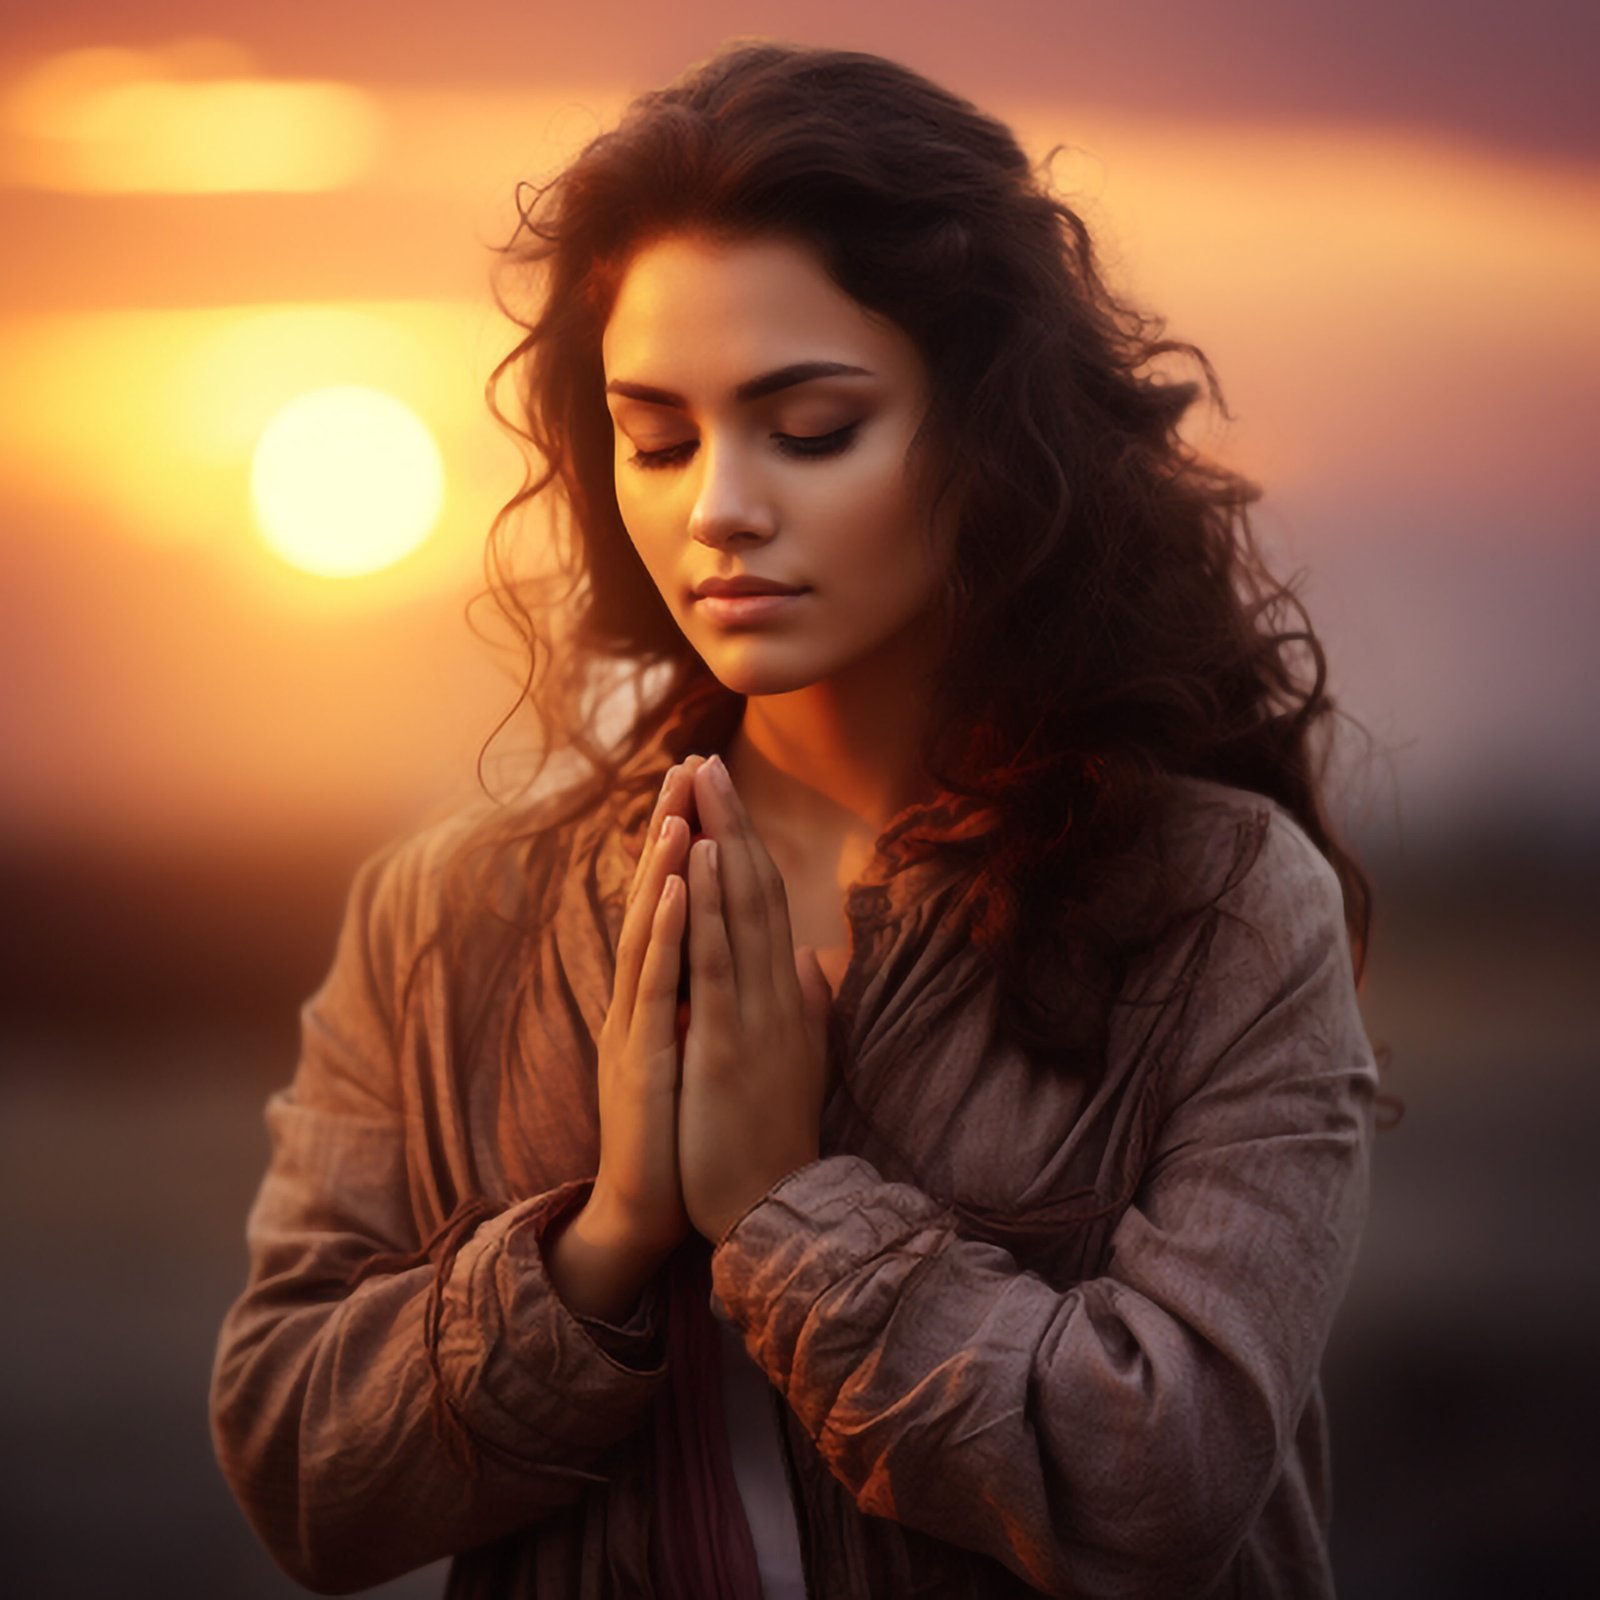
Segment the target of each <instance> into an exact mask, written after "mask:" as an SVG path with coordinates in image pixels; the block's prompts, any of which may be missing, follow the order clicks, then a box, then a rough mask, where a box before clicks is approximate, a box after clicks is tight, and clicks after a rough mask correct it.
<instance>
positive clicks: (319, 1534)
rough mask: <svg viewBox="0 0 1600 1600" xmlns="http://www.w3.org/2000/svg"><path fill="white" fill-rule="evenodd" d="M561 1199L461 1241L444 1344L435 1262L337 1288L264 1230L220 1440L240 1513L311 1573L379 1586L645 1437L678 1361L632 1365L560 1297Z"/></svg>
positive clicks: (451, 1274) (238, 1331)
mask: <svg viewBox="0 0 1600 1600" xmlns="http://www.w3.org/2000/svg"><path fill="white" fill-rule="evenodd" d="M563 1199H564V1200H565V1202H566V1204H567V1205H570V1203H571V1199H572V1197H571V1193H570V1191H568V1192H567V1193H566V1195H565V1196H562V1195H558V1194H556V1193H552V1194H551V1195H547V1196H541V1197H538V1199H536V1200H533V1201H528V1202H523V1203H521V1204H519V1205H517V1206H515V1207H512V1208H509V1209H508V1210H507V1211H506V1212H503V1213H502V1214H501V1215H499V1216H497V1217H494V1218H492V1219H491V1220H489V1221H488V1222H486V1223H484V1224H483V1225H481V1226H480V1228H479V1229H478V1231H477V1232H476V1233H475V1234H474V1235H473V1237H471V1238H470V1239H468V1240H467V1241H466V1242H465V1243H464V1244H463V1246H462V1247H461V1249H460V1251H459V1253H458V1254H457V1255H456V1257H455V1259H454V1261H453V1263H451V1265H450V1267H449V1270H448V1273H447V1275H446V1276H445V1277H444V1279H443V1285H442V1295H441V1304H440V1316H439V1319H438V1336H437V1340H436V1349H434V1350H430V1340H429V1336H428V1311H429V1301H430V1298H431V1296H432V1294H433V1292H434V1289H435V1279H436V1273H437V1269H436V1268H435V1267H434V1266H433V1265H431V1264H430V1265H423V1266H418V1267H415V1268H411V1269H408V1270H406V1271H403V1272H398V1273H393V1274H390V1275H387V1276H379V1277H376V1278H369V1279H368V1280H367V1281H365V1282H362V1283H360V1284H359V1285H358V1286H357V1287H356V1288H355V1289H353V1290H350V1291H348V1292H347V1293H344V1294H342V1295H336V1294H335V1293H333V1292H332V1288H331V1283H330V1282H329V1279H330V1278H331V1277H332V1273H331V1272H329V1271H327V1270H326V1269H325V1268H324V1266H323V1265H322V1263H321V1262H319V1261H317V1260H308V1259H307V1258H306V1256H305V1255H304V1253H303V1248H302V1247H303V1245H304V1243H305V1236H304V1235H303V1234H301V1235H299V1236H298V1238H297V1237H295V1236H294V1235H293V1234H291V1233H289V1232H287V1231H285V1232H282V1233H278V1232H276V1231H273V1232H271V1233H265V1234H261V1235H258V1247H259V1249H260V1252H261V1254H260V1267H259V1270H258V1271H257V1272H256V1273H255V1274H254V1275H253V1281H252V1286H251V1289H250V1290H249V1291H248V1292H247V1294H246V1295H245V1296H244V1297H243V1298H242V1299H241V1301H240V1302H239V1304H238V1305H237V1306H236V1307H235V1308H234V1311H233V1312H232V1313H230V1316H229V1319H228V1322H227V1323H226V1325H225V1327H224V1331H223V1338H222V1343H221V1346H220V1348H219V1351H218V1360H217V1367H216V1372H215V1375H214V1380H213V1391H212V1417H213V1429H214V1434H215V1438H216V1441H217V1449H218V1456H219V1460H220V1461H221V1463H222V1466H223V1469H224V1472H225V1473H226V1475H227V1477H228V1480H229V1482H230V1484H231V1485H232V1487H233V1490H234V1492H235V1494H236V1496H237V1497H238V1499H239V1501H240V1504H241V1505H242V1506H243V1508H244V1510H245V1511H246V1513H247V1515H248V1516H249V1518H250V1520H251V1522H252V1524H253V1525H254V1526H255V1527H256V1529H257V1531H258V1533H259V1534H260V1535H261V1537H262V1539H263V1541H264V1542H265V1543H266V1544H267V1546H268V1548H269V1549H270V1550H271V1552H272V1553H273V1555H274V1557H275V1558H276V1559H277V1560H278V1562H279V1564H280V1565H282V1566H283V1567H284V1569H285V1570H286V1571H288V1572H289V1573H290V1574H291V1575H292V1576H294V1577H295V1578H296V1579H298V1580H299V1581H300V1582H302V1583H304V1584H306V1585H307V1586H309V1587H311V1588H314V1589H321V1590H323V1591H324V1592H328V1591H332V1592H347V1591H348V1590H349V1589H352V1588H360V1587H366V1586H369V1585H371V1584H374V1583H378V1582H381V1581H384V1580H385V1579H387V1578H391V1577H394V1576H397V1575H399V1574H400V1573H402V1572H406V1571H409V1570H412V1569H413V1568H415V1567H418V1566H421V1565H424V1564H425V1563H427V1562H429V1561H432V1560H436V1559H438V1558H440V1557H442V1556H445V1555H449V1554H453V1553H455V1552H457V1551H459V1550H462V1549H465V1548H468V1547H469V1546H472V1545H476V1544H481V1543H484V1542H486V1541H488V1540H490V1539H493V1538H496V1537H499V1536H500V1535H502V1534H504V1533H506V1532H508V1531H510V1530H511V1529H513V1528H516V1527H519V1526H525V1525H527V1524H528V1523H530V1522H534V1521H537V1520H538V1519H539V1517H541V1516H543V1515H545V1514H547V1513H548V1512H549V1511H551V1510H554V1509H556V1508H557V1507H559V1506H561V1505H565V1504H568V1503H570V1502H572V1501H573V1500H575V1499H576V1498H577V1497H578V1496H579V1495H581V1494H582V1493H583V1492H584V1491H585V1489H586V1488H587V1487H588V1486H589V1485H590V1484H591V1483H597V1482H603V1481H604V1475H603V1473H602V1472H600V1471H598V1470H596V1469H597V1467H598V1465H599V1461H600V1458H601V1457H602V1455H603V1454H604V1452H605V1451H606V1450H607V1449H609V1448H610V1446H611V1445H612V1444H614V1443H615V1442H616V1440H617V1439H619V1438H621V1437H623V1436H624V1435H626V1434H627V1433H628V1432H629V1431H631V1430H632V1428H634V1427H635V1426H637V1424H638V1422H639V1420H640V1419H641V1418H642V1417H643V1415H644V1413H645V1411H646V1409H647V1408H648V1405H649V1403H650V1400H651V1398H652V1397H653V1395H654V1393H655V1391H656V1389H657V1387H658V1386H659V1384H660V1382H661V1381H662V1378H663V1376H664V1367H663V1366H662V1365H661V1364H659V1363H658V1364H656V1365H655V1366H653V1367H652V1366H646V1365H639V1366H630V1365H628V1364H627V1363H626V1362H624V1361H622V1360H619V1359H618V1358H617V1357H616V1356H614V1355H612V1354H611V1353H610V1352H609V1351H608V1350H607V1349H605V1348H603V1347H602V1346H601V1345H600V1344H598V1343H597V1342H596V1341H595V1339H594V1338H593V1337H592V1336H591V1333H590V1330H588V1329H585V1328H584V1327H583V1326H582V1325H581V1323H580V1322H579V1321H578V1320H577V1317H576V1316H575V1315H574V1313H573V1312H572V1311H571V1310H570V1309H569V1308H568V1307H567V1306H566V1305H565V1304H564V1303H563V1302H562V1300H561V1299H560V1298H559V1295H558V1293H557V1291H556V1290H555V1288H554V1285H553V1283H552V1280H551V1279H550V1278H549V1277H548V1276H547V1275H546V1272H545V1267H544V1258H543V1254H542V1250H541V1243H542V1240H541V1238H540V1233H541V1229H542V1227H543V1226H544V1225H545V1223H546V1222H553V1221H554V1220H556V1219H557V1218H558V1217H559V1216H560V1215H561V1214H562V1210H563V1209H564V1208H563V1205H562V1203H561V1202H562V1201H563ZM339 1258H340V1260H339V1262H338V1263H335V1262H334V1261H333V1260H331V1259H329V1260H328V1266H329V1267H332V1266H334V1265H336V1264H343V1265H347V1264H348V1261H349V1257H348V1254H347V1253H346V1252H342V1251H341V1252H339ZM325 1259H327V1258H325ZM441 1424H444V1425H443V1426H441ZM463 1445H465V1446H466V1448H467V1450H468V1452H469V1453H470V1455H471V1457H472V1458H473V1462H474V1465H475V1468H476V1470H475V1471H469V1470H468V1469H467V1466H466V1464H465V1463H464V1461H463V1459H462V1451H463Z"/></svg>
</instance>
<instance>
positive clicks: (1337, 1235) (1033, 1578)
mask: <svg viewBox="0 0 1600 1600" xmlns="http://www.w3.org/2000/svg"><path fill="white" fill-rule="evenodd" d="M1221 905H1222V907H1223V908H1224V910H1225V911H1228V912H1233V913H1237V914H1238V915H1237V916H1235V915H1224V916H1222V917H1221V918H1220V919H1219V921H1218V922H1217V924H1216V925H1215V931H1214V935H1213V938H1212V944H1211V948H1210V957H1209V961H1208V964H1207V966H1206V968H1205V971H1204V975H1203V977H1202V978H1201V980H1200V985H1199V987H1198V988H1197V990H1196V1000H1197V1002H1198V1003H1197V1004H1196V1005H1194V1006H1193V1007H1191V1009H1190V1010H1189V1011H1188V1012H1187V1013H1186V1014H1185V1022H1184V1028H1185V1034H1184V1037H1183V1049H1182V1053H1181V1056H1180V1057H1179V1059H1178V1060H1177V1062H1176V1063H1175V1065H1174V1070H1173V1074H1172V1082H1171V1084H1170V1086H1169V1088H1168V1089H1167V1091H1166V1092H1165V1094H1164V1096H1163V1101H1162V1107H1163V1121H1162V1124H1161V1126H1160V1128H1159V1131H1158V1132H1157V1134H1156V1136H1155V1140H1154V1144H1153V1148H1152V1156H1151V1159H1150V1161H1149V1163H1148V1165H1147V1166H1146V1168H1145V1170H1144V1174H1143V1177H1142V1179H1141V1182H1140V1184H1139V1186H1138V1188H1137V1190H1136V1192H1135V1194H1134V1196H1133V1198H1132V1200H1131V1202H1130V1204H1129V1205H1128V1207H1127V1209H1126V1211H1125V1212H1124V1214H1123V1215H1122V1217H1121V1218H1120V1220H1119V1222H1118V1224H1117V1226H1116V1228H1115V1230H1114V1232H1113V1234H1112V1237H1111V1242H1110V1247H1109V1254H1108V1256H1107V1258H1106V1268H1105V1271H1104V1272H1103V1274H1102V1275H1100V1276H1097V1277H1094V1278H1092V1279H1085V1280H1082V1281H1079V1282H1077V1283H1075V1284H1073V1285H1071V1286H1070V1287H1067V1288H1065V1290H1064V1292H1063V1291H1061V1290H1058V1289H1057V1288H1055V1287H1053V1286H1052V1285H1050V1284H1049V1283H1046V1282H1045V1281H1044V1280H1043V1279H1042V1278H1040V1277H1039V1276H1038V1275H1036V1274H1035V1273H1033V1272H1030V1271H1026V1270H1023V1269H1021V1268H1020V1267H1019V1265H1018V1263H1017V1261H1016V1259H1015V1258H1014V1257H1013V1256H1012V1255H1011V1254H1010V1253H1009V1252H1007V1251H1006V1250H1004V1249H1002V1248H1000V1247H998V1246H995V1245H992V1244H990V1243H988V1242H984V1241H978V1240H973V1239H970V1238H966V1237H963V1236H962V1235H961V1234H960V1232H959V1231H958V1229H957V1225H956V1219H955V1216H954V1213H953V1212H952V1211H950V1209H949V1208H948V1207H946V1206H944V1205H943V1204H941V1203H939V1202H937V1201H936V1200H934V1199H933V1198H931V1197H930V1196H929V1195H928V1194H926V1193H925V1192H923V1191H922V1190H920V1189H919V1188H917V1187H915V1186H913V1185H910V1184H905V1183H896V1182H888V1181H885V1180H884V1179H883V1177H882V1175H881V1174H880V1173H879V1172H878V1171H877V1169H876V1168H875V1167H873V1166H872V1165H871V1164H870V1163H869V1162H867V1161H865V1160H863V1159H861V1158H859V1157H857V1156H854V1155H830V1156H825V1157H823V1158H822V1159H820V1160H817V1161H814V1162H812V1163H810V1164H809V1165H807V1166H805V1167H802V1168H799V1169H798V1170H796V1171H795V1172H793V1173H790V1174H789V1175H788V1176H787V1177H785V1178H784V1179H783V1180H781V1181H780V1182H779V1183H777V1184H775V1185H774V1186H773V1187H772V1189H770V1190H769V1191H768V1192H767V1193H766V1194H765V1195H764V1196H762V1198H761V1199H760V1200H758V1201H757V1202H756V1204H755V1205H754V1206H753V1207H752V1208H751V1209H750V1210H748V1211H747V1212H746V1213H745V1214H744V1215H743V1216H742V1217H741V1218H740V1219H739V1220H738V1221H737V1222H736V1223H735V1224H734V1225H733V1226H732V1227H731V1228H730V1229H729V1230H728V1231H727V1233H726V1234H724V1236H723V1237H722V1239H721V1240H720V1241H718V1244H717V1248H716V1250H715V1251H714V1253H713V1257H712V1273H713V1293H714V1295H715V1297H716V1299H717V1300H719V1301H720V1302H721V1304H722V1306H723V1307H724V1308H725V1309H726V1311H727V1313H728V1314H729V1316H730V1317H731V1319H732V1320H733V1321H734V1322H735V1323H736V1325H737V1326H739V1327H740V1329H741V1330H742V1332H743V1333H744V1335H745V1340H746V1347H747V1348H748V1349H749V1351H750V1353H751V1355H752V1356H753V1357H754V1358H755V1359H756V1360H757V1361H758V1362H759V1363H760V1364H761V1365H762V1366H763V1368H764V1369H765V1370H766V1372H767V1373H768V1375H769V1377H770V1378H771V1380H772V1381H773V1383H774V1384H775V1385H776V1386H777V1387H778V1388H779V1390H780V1391H781V1393H782V1394H783V1395H784V1396H785V1398H786V1400H787V1402H788V1404H789V1405H790V1407H791V1408H792V1409H793V1410H794V1411H795V1413H796V1414H797V1416H798V1417H799V1418H800V1419H801V1421H802V1422H803V1423H804V1425H805V1427H806V1429H807V1431H808V1433H809V1435H810V1437H811V1438H812V1440H813V1441H814V1442H815V1444H816V1446H817V1449H818V1451H819V1454H820V1455H821V1456H822V1458H823V1459H824V1460H825V1462H826V1463H827V1466H828V1468H829V1470H830V1471H831V1472H832V1474H833V1475H834V1476H835V1477H836V1478H837V1479H838V1480H839V1481H840V1482H841V1483H842V1484H844V1485H845V1487H846V1488H847V1489H848V1490H849V1491H850V1492H851V1494H852V1496H853V1497H854V1499H855V1501H856V1503H857V1505H858V1506H859V1507H860V1509H861V1510H862V1511H864V1512H867V1513H870V1514H873V1515H876V1516H881V1517H886V1518H891V1519H894V1520H897V1521H899V1522H900V1523H902V1524H904V1525H907V1526H909V1527H912V1528H915V1529H918V1530H919V1531H922V1532H924V1533H928V1534H931V1535H933V1536H935V1537H937V1538H941V1539H944V1540H947V1541H949V1542H951V1543H954V1544H957V1545H961V1546H963V1547H966V1548H968V1549H971V1550H976V1551H979V1552H982V1553H984V1554H987V1555H989V1556H992V1557H993V1558H995V1559H996V1560H998V1561H1000V1562H1002V1563H1003V1564H1004V1565H1005V1566H1006V1567H1008V1568H1009V1569H1010V1570H1011V1571H1012V1572H1014V1573H1016V1574H1017V1575H1018V1576H1019V1577H1021V1578H1022V1579H1023V1580H1024V1581H1025V1582H1027V1583H1028V1584H1030V1585H1032V1586H1033V1587H1034V1588H1036V1589H1039V1590H1041V1591H1043V1592H1044V1593H1046V1594H1051V1595H1059V1596H1074V1597H1080V1600H1100V1597H1105V1600H1111V1597H1113V1596H1124V1595H1128V1594H1199V1593H1202V1592H1205V1591H1207V1590H1208V1588H1209V1587H1210V1586H1211V1585H1212V1584H1213V1583H1215V1582H1216V1581H1217V1580H1218V1579H1219V1578H1220V1577H1221V1575H1222V1574H1223V1573H1224V1571H1225V1570H1226V1568H1227V1566H1228V1565H1229V1563H1230V1562H1231V1561H1232V1560H1233V1558H1234V1556H1235V1554H1236V1552H1237V1551H1238V1549H1239V1547H1240V1545H1241V1543H1242V1541H1243V1540H1244V1538H1245V1536H1246V1534H1247V1533H1248V1531H1249V1529H1250V1527H1251V1525H1252V1524H1253V1522H1254V1520H1255V1519H1256V1517H1257V1515H1258V1514H1259V1512H1260V1510H1261V1508H1262V1506H1263V1504H1264V1502H1265V1500H1266V1498H1267V1496H1268V1494H1269V1493H1270V1491H1271V1489H1272V1487H1273V1484H1274V1482H1275V1481H1276V1479H1277V1478H1278V1475H1279V1473H1280V1471H1281V1470H1282V1467H1283V1464H1284V1462H1285V1459H1286V1456H1287V1454H1288V1452H1290V1451H1292V1450H1293V1449H1294V1448H1295V1443H1294V1439H1295V1428H1296V1422H1297V1419H1298V1418H1299V1416H1300V1413H1301V1411H1302V1409H1303V1407H1304V1405H1305V1402H1306V1400H1307V1398H1308V1396H1309V1393H1310V1390H1311V1387H1312V1385H1313V1383H1314V1381H1315V1378H1316V1375H1317V1370H1318V1368H1319V1365H1320V1361H1321V1356H1322V1351H1323V1347H1324V1345H1325V1342H1326V1338H1327V1335H1328V1333H1329V1331H1330V1326H1331V1323H1332V1319H1333V1316H1334V1313H1335V1311H1336V1309H1337V1305H1338V1303H1339V1301H1340V1300H1341V1299H1342V1296H1343V1293H1344V1290H1345V1288H1346V1286H1347V1282H1348V1277H1349V1275H1350V1272H1351V1270H1352V1269H1353V1265H1354V1257H1355V1252H1356V1246H1357V1241H1358V1237H1359V1234H1360V1231H1361V1228H1362V1226H1363V1223H1364V1220H1365V1213H1366V1208H1367V1200H1368V1178H1369V1162H1370V1154H1369V1152H1370V1139H1371V1132H1372V1108H1373V1095H1374V1090H1375V1087H1376V1082H1377V1070H1376V1066H1375V1064H1374V1061H1373V1058H1372V1054H1371V1050H1370V1046H1369V1044H1368V1041H1367V1037H1366V1034H1365V1031H1364V1028H1363V1026H1362V1023H1361V1019H1360V1015H1359V1011H1358V1008H1357V1004H1356V998H1355V989H1354V983H1353V979H1352V969H1351V961H1350V953H1349V947H1348V943H1347V938H1346V932H1345V928H1344V922H1343V909H1342V897H1341V891H1340V887H1339V882H1338V879H1337V877H1336V876H1335V875H1334V873H1333V871H1332V869H1331V868H1330V867H1329V866H1328V865H1327V863H1326V861H1325V860H1324V859H1323V857H1322V856H1321V855H1320V854H1319V853H1318V852H1317V851H1316V850H1315V848H1314V847H1313V846H1312V845H1311V843H1310V841H1309V840H1308V839H1307V838H1306V837H1305V835H1304V834H1303V833H1302V832H1301V831H1300V829H1299V828H1298V826H1297V825H1295V824H1294V823H1293V821H1292V819H1290V818H1289V817H1288V814H1287V813H1284V812H1280V811H1278V810H1277V809H1276V808H1274V812H1273V816H1272V818H1271V819H1270V825H1269V828H1268V831H1267V835H1266V839H1265V842H1264V844H1263V848H1262V850H1261V852H1260V854H1259V856H1258V858H1257V861H1256V863H1255V865H1254V866H1253V867H1252V868H1251V870H1250V871H1249V872H1248V873H1247V874H1246V875H1245V877H1244V879H1243V880H1242V881H1241V883H1240V884H1239V885H1237V886H1236V888H1235V890H1230V891H1229V893H1228V895H1226V896H1225V897H1224V899H1223V901H1222V902H1221ZM1241 918H1242V920H1240V919H1241ZM1251 925H1253V927H1252V926H1251Z"/></svg>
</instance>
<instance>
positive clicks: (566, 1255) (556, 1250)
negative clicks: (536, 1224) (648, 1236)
mask: <svg viewBox="0 0 1600 1600" xmlns="http://www.w3.org/2000/svg"><path fill="white" fill-rule="evenodd" d="M664 1259H665V1257H664V1256H663V1255H662V1254H661V1253H660V1252H659V1251H654V1250H650V1249H647V1248H646V1247H644V1246H642V1245H640V1244H638V1243H637V1242H636V1241H635V1240H634V1239H633V1238H632V1237H630V1235H629V1234H628V1233H627V1231H626V1230H625V1229H624V1228H622V1227H620V1226H619V1225H618V1224H617V1223H616V1222H615V1221H613V1220H612V1219H611V1217H610V1215H609V1214H608V1212H607V1211H606V1208H605V1207H604V1206H603V1205H599V1204H596V1203H595V1201H594V1200H593V1199H592V1198H591V1200H590V1202H589V1203H588V1204H586V1205H585V1206H583V1207H582V1208H581V1209H580V1210H578V1211H575V1212H572V1213H570V1214H569V1215H567V1216H564V1217H562V1218H560V1219H558V1220H557V1221H556V1222H555V1223H553V1224H552V1225H551V1227H550V1229H549V1231H548V1232H547V1233H546V1234H545V1237H544V1263H545V1270H546V1272H548V1273H549V1275H550V1281H551V1282H552V1283H553V1284H554V1285H555V1288H556V1293H557V1294H559V1295H560V1296H561V1298H562V1300H563V1301H564V1302H565V1303H566V1305H567V1307H568V1309H569V1310H571V1311H572V1312H573V1313H574V1314H575V1315H576V1316H580V1317H597V1318H599V1319H601V1320H602V1321H605V1322H609V1323H621V1322H625V1321H626V1320H627V1319H628V1318H629V1317H630V1316H631V1315H632V1314H633V1313H634V1311H635V1310H636V1309H637V1308H638V1304H639V1297H640V1295H641V1294H642V1293H643V1291H644V1288H645V1285H646V1284H648V1283H649V1281H650V1280H651V1278H653V1277H654V1276H655V1274H656V1273H657V1272H658V1271H659V1270H660V1268H661V1265H662V1262H663V1261H664Z"/></svg>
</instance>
